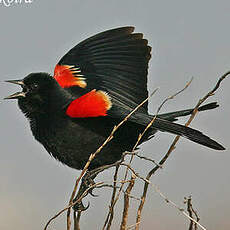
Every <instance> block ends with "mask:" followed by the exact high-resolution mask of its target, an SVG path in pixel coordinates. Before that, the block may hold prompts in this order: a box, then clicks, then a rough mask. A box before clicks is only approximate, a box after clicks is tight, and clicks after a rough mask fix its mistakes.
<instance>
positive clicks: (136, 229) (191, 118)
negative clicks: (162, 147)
mask: <svg viewBox="0 0 230 230" xmlns="http://www.w3.org/2000/svg"><path fill="white" fill-rule="evenodd" d="M229 74H230V71H228V72H226V73H225V74H224V75H222V76H221V77H220V78H219V80H218V82H217V84H216V85H215V87H214V88H213V89H212V90H211V91H210V92H208V93H207V94H206V95H205V96H204V97H203V98H202V99H200V100H199V102H198V103H197V105H196V106H195V108H194V110H193V112H192V115H191V116H190V118H189V120H188V121H187V122H186V124H185V126H189V124H190V123H191V122H192V120H193V119H194V117H195V115H196V113H197V112H198V108H199V107H200V105H201V104H202V103H203V102H204V101H205V100H206V99H207V98H208V97H210V96H212V95H214V93H215V91H216V90H217V89H218V88H219V87H220V84H221V82H222V81H223V80H224V79H225V78H226V77H227V76H228V75H229ZM191 81H192V79H191ZM191 81H190V82H189V83H188V84H187V85H186V86H185V88H184V89H186V88H187V87H188V86H189V84H190V83H191ZM184 89H182V90H181V91H179V92H178V94H179V93H181V92H182V91H183V90H184ZM178 94H175V95H178ZM172 98H173V97H172ZM169 99H170V97H169ZM166 101H167V99H166V100H165V101H164V102H163V103H162V106H163V104H164V103H165V102H166ZM162 106H160V107H159V108H158V111H157V112H159V110H160V109H161V107H162ZM179 139H180V136H176V137H175V139H174V141H173V143H172V144H171V146H170V148H169V150H168V152H167V153H166V154H165V156H164V157H163V158H162V159H161V161H160V162H159V164H158V165H156V166H155V167H154V168H153V169H152V170H151V171H150V172H149V173H148V175H147V177H146V179H147V180H149V179H150V177H151V176H152V175H153V174H155V172H156V171H157V170H158V169H159V168H160V166H162V165H163V164H164V163H165V161H166V160H167V159H168V157H169V156H170V154H171V152H172V151H173V150H174V149H175V145H176V143H177V142H178V141H179ZM147 190H148V183H145V185H144V189H143V194H142V198H141V199H142V202H141V203H140V206H139V208H138V213H137V218H136V223H140V218H141V212H142V209H143V206H144V202H145V198H146V195H147ZM138 229H139V225H137V226H136V228H135V230H138Z"/></svg>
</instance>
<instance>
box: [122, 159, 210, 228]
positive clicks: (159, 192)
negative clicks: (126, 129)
mask: <svg viewBox="0 0 230 230" xmlns="http://www.w3.org/2000/svg"><path fill="white" fill-rule="evenodd" d="M121 165H124V166H126V167H127V168H128V169H129V170H130V171H131V172H132V173H133V174H134V175H135V176H136V177H137V178H139V179H141V180H143V181H144V182H145V183H147V184H149V185H150V186H151V187H152V188H153V189H154V190H155V192H157V193H158V194H159V195H160V196H161V197H162V198H163V199H164V200H165V202H166V203H169V204H171V205H172V206H174V207H175V208H177V209H178V210H179V211H180V212H181V213H182V214H183V215H184V216H186V217H187V218H189V219H190V220H192V221H193V222H194V223H196V224H197V225H198V226H199V227H200V228H201V229H203V230H207V229H206V228H205V227H204V226H202V225H201V224H200V223H198V222H197V221H196V220H195V219H193V218H192V217H190V216H189V215H188V214H187V213H186V212H185V211H184V209H183V208H180V207H179V206H178V205H177V204H176V203H175V202H173V201H172V200H170V199H168V198H167V197H166V196H165V195H164V194H163V193H162V192H161V191H160V189H159V188H158V187H157V186H156V185H155V184H153V183H152V182H151V181H149V180H147V179H146V178H144V177H143V176H141V175H140V174H139V173H137V172H136V171H135V170H134V169H133V168H132V167H131V166H130V165H129V164H125V163H121ZM137 223H138V224H137V225H136V226H139V224H140V223H139V222H137Z"/></svg>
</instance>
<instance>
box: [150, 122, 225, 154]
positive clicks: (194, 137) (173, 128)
mask: <svg viewBox="0 0 230 230" xmlns="http://www.w3.org/2000/svg"><path fill="white" fill-rule="evenodd" d="M152 127H153V128H154V129H158V130H160V131H163V132H169V133H172V134H175V135H180V136H183V137H185V138H187V139H189V140H191V141H194V142H196V143H198V144H201V145H204V146H207V147H209V148H212V149H216V150H224V149H225V148H224V147H223V146H222V145H220V144H219V143H217V142H216V141H214V140H212V139H211V138H209V137H208V136H206V135H204V134H203V133H202V132H200V131H198V130H195V129H192V128H189V127H186V126H184V125H179V124H176V123H172V122H171V121H168V120H163V119H161V118H156V120H155V121H154V123H153V126H152Z"/></svg>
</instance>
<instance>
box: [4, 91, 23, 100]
mask: <svg viewBox="0 0 230 230" xmlns="http://www.w3.org/2000/svg"><path fill="white" fill-rule="evenodd" d="M22 97H26V95H25V93H24V92H17V93H14V94H12V95H10V96H8V97H5V98H4V99H18V98H22Z"/></svg>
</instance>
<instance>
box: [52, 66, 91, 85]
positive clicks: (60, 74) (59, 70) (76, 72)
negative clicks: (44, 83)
mask: <svg viewBox="0 0 230 230" xmlns="http://www.w3.org/2000/svg"><path fill="white" fill-rule="evenodd" d="M54 78H55V79H56V81H57V82H58V83H59V85H60V86H61V87H62V88H68V87H71V86H79V87H81V88H85V87H86V85H87V84H86V81H85V78H84V77H83V75H82V74H81V70H80V68H77V67H75V66H74V65H56V66H55V69H54Z"/></svg>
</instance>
